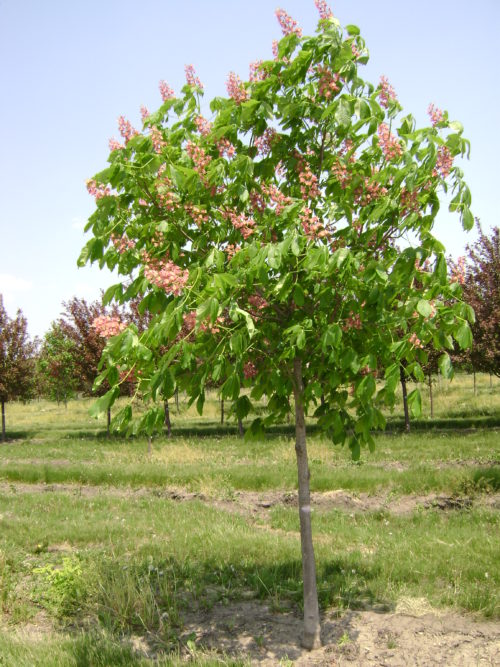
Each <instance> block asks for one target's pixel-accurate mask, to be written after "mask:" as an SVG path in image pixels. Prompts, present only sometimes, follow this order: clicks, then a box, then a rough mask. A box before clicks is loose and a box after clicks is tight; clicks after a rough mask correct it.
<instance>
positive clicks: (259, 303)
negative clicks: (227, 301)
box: [248, 294, 269, 310]
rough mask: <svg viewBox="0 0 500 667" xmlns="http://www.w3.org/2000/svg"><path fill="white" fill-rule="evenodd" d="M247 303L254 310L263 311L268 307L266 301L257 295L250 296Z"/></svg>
mask: <svg viewBox="0 0 500 667" xmlns="http://www.w3.org/2000/svg"><path fill="white" fill-rule="evenodd" d="M248 303H249V304H250V305H251V306H252V308H255V310H263V309H264V308H267V307H268V305H269V303H268V302H267V301H266V299H264V297H263V296H259V295H258V294H252V295H251V296H249V297H248Z"/></svg>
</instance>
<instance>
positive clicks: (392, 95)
mask: <svg viewBox="0 0 500 667" xmlns="http://www.w3.org/2000/svg"><path fill="white" fill-rule="evenodd" d="M379 96H380V106H382V107H384V108H385V109H387V107H388V106H389V100H394V101H396V100H397V97H396V92H395V90H394V88H393V87H392V86H391V84H390V83H389V81H388V79H387V77H385V76H381V77H380V93H379Z"/></svg>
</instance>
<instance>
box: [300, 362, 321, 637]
mask: <svg viewBox="0 0 500 667" xmlns="http://www.w3.org/2000/svg"><path fill="white" fill-rule="evenodd" d="M293 380H294V381H293V395H294V398H295V453H296V455H297V471H298V481H299V518H300V545H301V550H302V579H303V581H304V633H303V636H302V646H303V647H304V648H306V649H308V650H312V649H314V648H318V647H319V646H320V645H321V640H320V623H319V605H318V591H317V588H316V562H315V559H314V548H313V543H312V529H311V497H310V491H309V477H310V473H309V464H308V461H307V447H306V422H305V415H304V404H303V395H304V386H303V383H302V360H301V359H299V358H298V357H296V358H295V359H294V362H293Z"/></svg>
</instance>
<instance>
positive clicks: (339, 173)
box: [331, 160, 352, 190]
mask: <svg viewBox="0 0 500 667" xmlns="http://www.w3.org/2000/svg"><path fill="white" fill-rule="evenodd" d="M331 172H332V175H333V177H334V178H335V179H336V180H337V181H338V182H339V183H340V187H341V188H342V190H345V189H346V188H347V186H348V185H349V183H350V182H351V178H352V174H351V172H350V171H349V169H348V168H347V166H346V165H345V164H344V163H343V162H341V161H340V160H337V161H336V162H335V163H334V164H333V165H332V168H331Z"/></svg>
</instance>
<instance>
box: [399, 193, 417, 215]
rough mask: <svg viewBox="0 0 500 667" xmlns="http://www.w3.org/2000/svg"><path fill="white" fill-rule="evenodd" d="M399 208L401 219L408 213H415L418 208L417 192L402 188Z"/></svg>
mask: <svg viewBox="0 0 500 667" xmlns="http://www.w3.org/2000/svg"><path fill="white" fill-rule="evenodd" d="M400 207H401V212H400V215H401V217H402V218H404V217H405V216H407V215H409V214H410V213H417V212H418V210H419V208H420V207H419V203H418V192H417V191H416V190H408V189H407V188H402V190H401V199H400Z"/></svg>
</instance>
